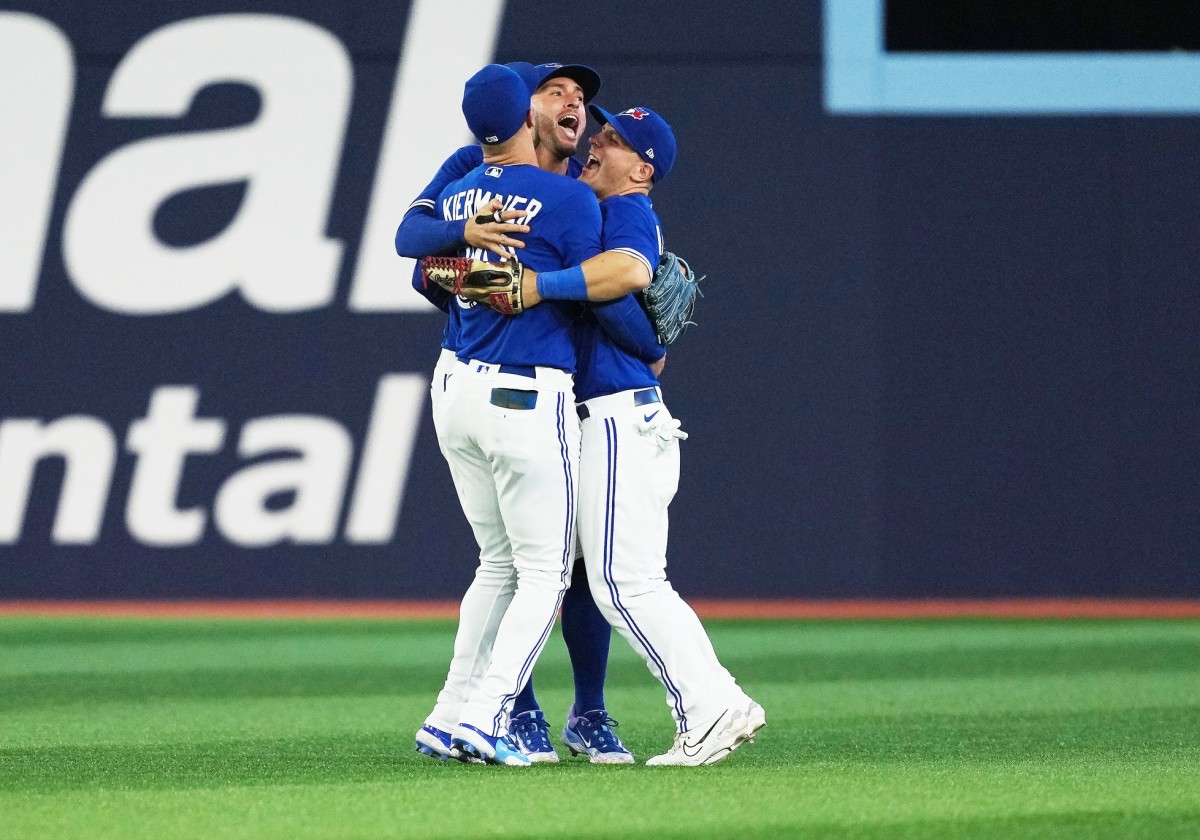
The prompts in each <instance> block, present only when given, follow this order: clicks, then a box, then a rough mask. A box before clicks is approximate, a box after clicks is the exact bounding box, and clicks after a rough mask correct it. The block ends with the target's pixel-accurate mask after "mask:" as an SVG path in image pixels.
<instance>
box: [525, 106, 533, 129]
mask: <svg viewBox="0 0 1200 840" xmlns="http://www.w3.org/2000/svg"><path fill="white" fill-rule="evenodd" d="M525 125H526V127H528V128H533V109H532V108H530V109H529V110H528V111H526V112H525Z"/></svg>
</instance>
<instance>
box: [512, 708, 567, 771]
mask: <svg viewBox="0 0 1200 840" xmlns="http://www.w3.org/2000/svg"><path fill="white" fill-rule="evenodd" d="M508 734H509V736H510V737H511V738H512V739H513V740H514V741H516V742H517V748H518V749H520V751H521V754H522V755H523V756H525V757H526V758H528V759H529V760H530V761H532V762H539V761H558V753H556V752H555V751H554V747H553V746H552V745H551V744H550V724H548V723H547V722H546V716H545V715H544V714H542V711H541V709H534V710H533V711H529V712H521V713H520V714H519V715H513V717H512V719H511V720H510V721H509V723H508Z"/></svg>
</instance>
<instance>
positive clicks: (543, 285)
mask: <svg viewBox="0 0 1200 840" xmlns="http://www.w3.org/2000/svg"><path fill="white" fill-rule="evenodd" d="M537 287H538V294H540V295H541V296H542V297H544V298H546V299H547V300H587V299H588V289H587V279H586V278H585V277H584V276H583V266H579V265H573V266H571V267H570V268H564V269H561V270H559V271H544V272H542V273H541V274H539V275H538V278H537Z"/></svg>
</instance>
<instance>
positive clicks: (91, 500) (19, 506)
mask: <svg viewBox="0 0 1200 840" xmlns="http://www.w3.org/2000/svg"><path fill="white" fill-rule="evenodd" d="M116 448H117V445H116V442H115V441H114V439H113V434H112V430H110V429H109V428H108V426H106V425H105V424H104V423H103V422H102V421H101V420H99V419H97V418H95V417H87V416H84V415H76V416H72V417H63V418H61V419H59V420H55V421H54V422H53V423H50V424H47V425H43V424H42V423H41V421H39V420H5V421H4V422H3V423H0V544H4V545H11V544H13V543H16V542H18V541H20V539H21V527H22V525H23V524H24V522H25V511H26V507H27V506H28V504H29V491H30V488H31V486H32V484H33V475H34V468H35V467H36V465H37V462H38V461H40V460H41V459H43V458H46V457H48V456H56V455H57V456H62V458H63V459H64V461H65V462H66V472H65V474H64V476H63V485H62V494H61V496H60V497H59V503H58V514H57V516H55V518H54V535H53V536H54V541H55V542H56V543H59V544H64V543H75V544H79V545H90V544H91V543H94V542H95V541H96V539H97V538H98V537H99V536H100V526H101V524H103V522H104V508H105V506H106V505H107V503H108V489H109V482H110V481H111V480H112V471H113V462H114V461H115V460H116Z"/></svg>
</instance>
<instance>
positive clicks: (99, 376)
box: [0, 0, 1200, 598]
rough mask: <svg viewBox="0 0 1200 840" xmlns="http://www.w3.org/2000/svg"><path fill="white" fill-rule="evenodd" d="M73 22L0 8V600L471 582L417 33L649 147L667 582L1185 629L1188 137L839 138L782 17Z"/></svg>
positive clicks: (75, 12)
mask: <svg viewBox="0 0 1200 840" xmlns="http://www.w3.org/2000/svg"><path fill="white" fill-rule="evenodd" d="M93 5H94V4H88V3H82V2H65V3H55V4H48V3H16V4H9V6H8V7H7V11H5V12H0V44H3V45H6V47H7V48H6V49H5V50H3V51H0V68H3V70H4V74H3V78H9V79H13V78H27V79H32V80H34V81H33V82H32V84H33V85H35V86H36V87H37V89H38V96H36V97H33V98H32V99H31V98H30V97H28V96H23V95H21V92H20V90H18V88H17V87H15V86H14V85H13V84H12V83H2V82H0V105H2V106H4V107H5V109H6V118H5V119H6V125H19V126H21V129H20V130H18V131H9V130H5V131H3V132H0V138H2V142H3V143H4V144H5V146H6V148H4V149H3V150H2V152H3V154H2V155H0V185H4V190H3V191H2V192H0V212H2V213H3V215H4V218H5V220H6V224H5V229H6V230H7V231H8V232H9V233H8V238H7V239H4V240H3V242H4V250H3V252H0V336H2V338H0V347H2V348H3V351H4V352H3V353H2V354H0V598H16V597H63V598H102V597H122V598H124V597H226V596H229V597H235V596H236V597H351V598H355V597H401V598H403V597H409V598H454V597H457V596H458V595H459V594H461V592H462V590H463V589H465V587H466V585H467V583H468V582H469V581H470V578H471V575H472V573H473V571H474V566H475V556H476V554H477V549H476V547H475V545H474V542H473V540H472V538H471V534H470V531H469V529H468V527H467V525H466V522H465V520H464V519H463V517H462V515H461V513H460V512H459V510H458V508H457V502H456V497H455V493H454V489H453V487H452V484H451V482H450V479H449V474H448V471H447V468H446V465H445V462H444V461H443V460H442V458H441V455H440V454H439V453H438V451H437V443H436V440H435V438H434V434H433V428H432V423H431V421H430V418H429V405H428V401H427V398H426V394H427V391H428V378H429V374H430V371H431V369H432V366H433V363H434V361H435V359H436V356H437V351H438V342H439V340H440V330H441V326H442V324H441V316H440V315H439V314H438V313H437V312H436V311H435V310H433V309H432V308H429V307H427V306H426V305H425V304H424V302H423V301H421V300H419V299H416V300H415V301H414V300H406V299H405V298H403V297H402V296H394V295H393V293H394V292H395V290H396V289H400V290H401V291H404V290H405V289H406V287H407V284H408V270H409V269H408V266H407V264H405V263H403V262H402V261H401V260H400V259H399V258H397V257H395V255H394V252H393V250H392V242H391V240H390V236H391V232H392V231H394V228H395V224H396V223H398V222H399V214H400V213H402V212H403V209H404V207H406V206H407V202H408V201H409V200H410V199H411V198H412V197H413V196H414V195H415V194H416V192H417V191H418V190H419V189H420V188H421V187H422V186H424V183H425V182H426V180H427V179H428V178H429V177H430V176H432V174H433V169H434V168H435V167H436V164H437V162H438V161H440V160H441V159H442V157H444V156H445V155H448V154H449V153H450V152H451V151H453V149H454V148H455V147H456V146H457V145H458V144H460V143H462V142H466V140H467V135H466V131H465V127H463V125H462V122H461V114H460V113H459V108H458V99H457V94H456V93H455V92H454V91H453V89H452V88H453V86H452V85H451V86H450V87H448V88H447V90H448V91H449V92H447V93H444V94H441V95H439V96H437V97H433V98H431V99H429V100H428V101H426V100H422V99H420V97H421V95H422V91H426V92H428V91H430V90H435V89H436V86H437V84H438V80H439V79H440V78H442V77H443V76H445V74H446V72H448V71H447V70H446V69H445V67H444V66H441V65H437V64H435V63H433V62H431V61H427V60H425V59H424V58H422V55H423V54H418V53H417V52H411V53H406V51H409V50H412V51H419V50H420V49H423V48H424V47H422V46H419V45H416V46H414V45H412V44H410V43H409V41H408V40H407V39H408V35H409V34H411V32H412V31H414V29H413V28H414V27H418V26H424V27H432V29H431V30H428V31H433V30H436V27H437V26H439V25H444V26H446V27H452V31H454V32H456V33H458V35H459V38H460V41H459V43H460V46H461V47H462V49H461V50H460V51H462V52H465V51H469V50H475V51H476V52H477V53H478V55H479V56H481V59H480V63H482V61H483V60H487V59H491V58H494V59H495V60H498V61H514V60H531V61H549V60H559V61H572V62H583V63H587V64H589V65H591V66H593V67H595V68H596V69H597V70H598V71H600V72H601V74H602V75H603V80H604V83H603V87H602V89H601V93H600V95H599V97H598V99H597V102H598V103H599V104H601V105H602V106H603V107H605V108H606V109H608V110H613V109H623V108H625V107H629V106H632V105H639V104H640V105H647V106H650V107H652V108H654V109H655V110H657V111H658V112H660V113H662V114H663V115H664V116H665V117H666V118H667V119H668V120H669V121H670V122H671V123H672V125H673V127H674V129H675V133H676V135H677V137H678V139H679V145H680V155H679V160H678V162H677V164H676V167H675V169H674V171H673V172H672V175H671V177H670V179H669V180H667V181H665V182H664V183H663V184H662V185H661V186H660V187H658V188H656V189H655V191H654V194H653V198H654V204H655V209H656V211H657V212H658V214H659V216H660V217H661V218H662V220H663V223H664V225H665V231H664V233H665V238H666V245H667V247H668V248H669V249H670V250H673V251H676V252H678V253H680V254H683V255H684V256H685V257H687V258H688V259H689V260H690V262H691V263H692V264H693V265H694V266H695V267H696V268H697V269H698V270H699V271H700V272H701V273H704V274H707V275H708V278H707V279H706V280H705V281H704V286H703V288H704V290H705V297H704V299H703V300H702V301H701V303H700V308H699V310H698V313H697V315H698V317H697V320H698V322H699V323H698V325H697V326H696V327H694V328H692V329H691V330H690V331H689V332H688V334H687V335H686V336H685V337H684V339H683V340H682V341H681V342H680V343H678V344H677V345H673V347H672V348H671V352H670V354H669V359H668V364H667V369H666V372H665V374H664V378H663V387H664V393H665V395H666V400H667V402H668V403H669V405H670V408H671V412H672V414H674V415H675V416H677V417H679V418H681V419H682V421H683V426H684V428H685V429H686V430H687V431H688V432H689V433H690V437H689V439H688V440H687V441H686V443H684V444H683V449H682V455H683V466H682V481H681V487H680V491H679V494H678V496H677V497H676V499H675V501H674V503H673V504H672V508H671V513H672V522H671V545H670V549H669V551H668V558H669V561H670V566H669V570H670V575H671V578H672V580H673V581H674V582H675V584H676V586H677V588H679V590H680V591H681V592H683V593H684V594H685V595H696V596H710V597H755V596H758V597H839V598H844V597H909V596H912V597H918V596H919V597H930V596H952V597H970V596H993V595H997V596H999V595H1006V596H1017V595H1029V596H1036V595H1106V596H1107V595H1114V596H1193V597H1194V596H1200V516H1198V515H1197V499H1198V498H1200V480H1198V478H1197V476H1198V475H1200V435H1197V434H1196V429H1197V427H1198V425H1200V408H1197V406H1200V393H1198V390H1200V386H1198V384H1197V383H1198V382H1200V377H1198V376H1197V371H1200V338H1198V331H1197V326H1196V325H1197V324H1200V273H1198V267H1200V237H1198V236H1197V231H1200V174H1197V169H1196V167H1195V166H1194V158H1195V150H1196V149H1197V148H1200V120H1198V119H1197V117H1195V116H1188V115H1179V116H1172V117H1154V118H1148V117H1137V116H1122V115H1108V116H1087V115H1075V116H1058V117H1028V116H1019V115H1015V116H996V117H979V116H976V117H966V116H964V117H944V116H942V117H932V116H929V117H923V116H919V115H906V116H871V115H857V116H844V115H838V114H833V113H830V112H829V110H828V109H827V108H826V107H825V103H824V99H823V97H824V92H823V81H824V78H825V75H826V69H825V65H824V56H823V37H824V35H823V29H822V15H821V7H822V4H819V3H806V4H800V5H799V6H797V7H793V6H787V5H783V4H778V5H777V4H767V5H765V6H755V7H754V8H752V9H746V10H737V11H736V12H735V11H733V10H731V7H729V6H728V4H718V3H700V4H690V5H688V6H687V8H686V9H682V8H681V9H657V8H654V9H648V8H646V7H643V6H641V5H638V4H624V3H621V4H617V5H616V6H612V7H611V8H608V9H607V10H606V11H605V13H604V15H602V16H600V17H599V18H596V17H595V16H594V15H593V14H592V10H591V9H590V8H585V7H584V6H583V5H581V4H570V3H568V4H566V5H565V6H564V5H562V4H545V3H540V2H539V3H528V4H525V3H522V4H516V3H511V4H503V3H490V4H489V3H486V2H483V3H480V4H478V6H477V7H475V13H476V14H477V15H478V16H479V18H478V21H476V23H475V25H472V26H470V27H464V22H463V21H462V20H458V19H455V20H447V22H445V23H444V24H442V23H440V22H439V21H440V18H439V15H441V16H442V17H445V16H446V15H449V14H450V12H448V11H445V10H443V11H442V12H439V11H438V9H439V8H440V6H439V4H436V3H432V2H418V3H413V4H383V3H376V2H366V1H365V0H363V1H362V2H351V3H344V4H337V5H331V4H321V3H302V2H273V3H263V4H255V8H254V14H252V15H246V14H243V12H244V9H243V7H242V6H241V5H240V4H228V3H218V2H201V0H189V2H187V3H149V4H146V3H132V2H130V3H112V4H105V8H104V13H103V14H100V13H99V12H98V11H97V9H96V8H93ZM447 7H448V8H449V4H447ZM489 9H490V10H491V12H493V13H494V14H493V15H492V17H488V14H487V12H488V10H489ZM581 21H586V22H587V23H586V24H581V23H580V22H581ZM448 31H450V30H448ZM664 32H669V33H670V36H671V37H670V38H663V37H662V33H664ZM418 40H419V41H420V42H421V43H422V44H423V43H425V42H426V41H429V43H435V42H434V41H430V40H429V39H428V38H424V39H418ZM701 45H703V47H701ZM406 55H407V57H406ZM483 56H486V59H484V58H482V57H483ZM301 58H302V59H303V60H300V59H301ZM17 70H21V71H22V72H24V74H25V75H23V76H17V75H13V74H14V73H15V72H16V71H17ZM468 74H469V73H468ZM462 78H465V75H463V76H462ZM406 80H407V82H406ZM454 84H458V85H461V79H460V80H459V81H457V82H455V83H454ZM405 109H410V110H405ZM14 121H16V122H14ZM589 128H590V129H594V126H591V127H589ZM14 161H19V163H14ZM389 208H398V209H389ZM389 213H390V214H391V215H389Z"/></svg>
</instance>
